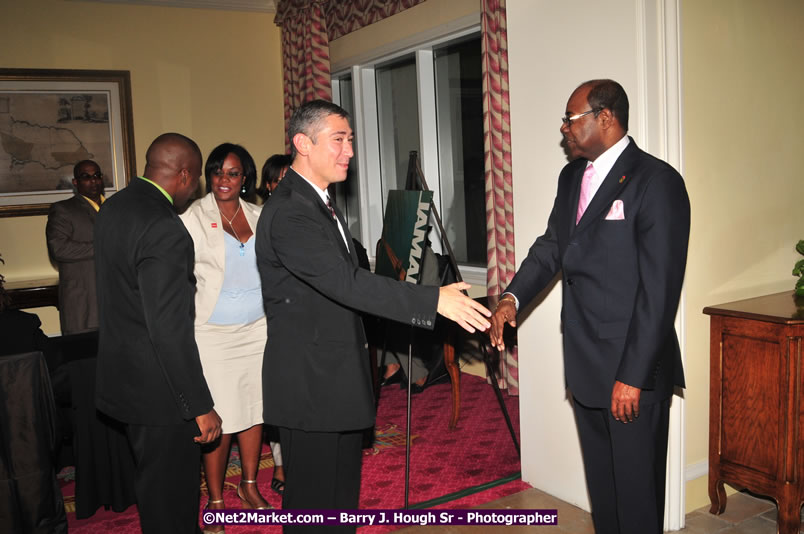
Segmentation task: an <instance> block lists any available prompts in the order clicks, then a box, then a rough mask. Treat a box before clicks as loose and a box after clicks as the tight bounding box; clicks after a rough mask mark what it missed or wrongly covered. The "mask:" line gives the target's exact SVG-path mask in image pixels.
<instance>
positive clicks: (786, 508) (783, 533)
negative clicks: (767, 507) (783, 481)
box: [777, 498, 801, 534]
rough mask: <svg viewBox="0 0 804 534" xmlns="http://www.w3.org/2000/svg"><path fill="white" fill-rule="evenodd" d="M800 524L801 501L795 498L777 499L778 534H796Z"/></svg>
mask: <svg viewBox="0 0 804 534" xmlns="http://www.w3.org/2000/svg"><path fill="white" fill-rule="evenodd" d="M800 525H801V502H800V501H799V500H798V499H795V498H781V499H779V519H778V524H777V527H778V530H777V532H778V533H779V534H798V531H799V526H800Z"/></svg>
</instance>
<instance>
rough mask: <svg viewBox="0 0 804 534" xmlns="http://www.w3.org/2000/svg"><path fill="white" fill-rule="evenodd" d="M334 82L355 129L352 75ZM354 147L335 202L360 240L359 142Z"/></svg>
mask: <svg viewBox="0 0 804 534" xmlns="http://www.w3.org/2000/svg"><path fill="white" fill-rule="evenodd" d="M332 83H333V85H334V84H338V86H339V89H340V91H339V94H340V102H336V103H337V104H338V105H339V106H341V107H342V108H343V109H345V110H346V111H347V112H349V115H350V117H351V120H350V121H349V122H350V123H351V126H352V129H354V128H355V112H354V110H355V105H354V91H353V89H352V77H351V76H345V77H343V78H339V79H335V80H332ZM352 148H353V150H354V153H355V155H354V156H353V157H352V159H351V160H350V161H349V172H348V173H347V175H346V181H345V182H339V183H337V184H335V203H336V204H337V205H338V208H339V209H340V210H341V211H342V212H343V216H344V217H345V218H346V225H347V226H348V227H349V232H351V234H352V237H354V238H355V239H357V240H360V235H361V233H360V187H359V184H358V177H357V143H353V144H352Z"/></svg>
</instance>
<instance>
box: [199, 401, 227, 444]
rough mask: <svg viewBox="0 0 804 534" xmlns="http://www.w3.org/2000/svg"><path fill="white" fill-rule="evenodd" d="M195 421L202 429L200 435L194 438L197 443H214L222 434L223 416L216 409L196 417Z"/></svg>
mask: <svg viewBox="0 0 804 534" xmlns="http://www.w3.org/2000/svg"><path fill="white" fill-rule="evenodd" d="M195 423H196V424H197V425H198V429H199V430H200V431H201V435H200V436H196V437H194V438H193V441H195V442H196V443H212V442H213V441H215V440H216V439H218V438H219V437H220V435H221V418H220V416H219V415H218V412H216V411H215V410H214V409H212V410H210V411H209V412H208V413H205V414H204V415H199V416H198V417H196V418H195Z"/></svg>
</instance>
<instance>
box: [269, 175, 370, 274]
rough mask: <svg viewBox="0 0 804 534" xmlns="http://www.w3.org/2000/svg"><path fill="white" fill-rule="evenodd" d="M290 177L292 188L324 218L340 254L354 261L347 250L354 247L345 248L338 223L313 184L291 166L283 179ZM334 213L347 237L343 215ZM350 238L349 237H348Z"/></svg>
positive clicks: (325, 225) (347, 232)
mask: <svg viewBox="0 0 804 534" xmlns="http://www.w3.org/2000/svg"><path fill="white" fill-rule="evenodd" d="M289 176H290V177H292V180H291V181H290V184H291V185H292V186H293V189H295V190H296V191H298V192H299V193H300V194H301V195H303V196H304V197H305V198H306V199H307V200H309V201H310V202H312V203H313V205H314V206H316V213H317V214H318V215H319V216H320V217H321V218H323V219H324V227H325V228H327V230H328V231H329V233H330V238H331V239H332V240H333V241H335V243H336V246H338V247H339V250H340V252H341V255H343V257H344V259H346V260H347V261H350V262H354V260H353V259H352V256H351V255H350V253H349V251H350V250H351V249H353V248H354V247H349V250H347V248H346V243H344V242H343V236H341V232H340V230H338V224H337V223H336V222H335V219H333V218H332V214H331V213H330V212H329V208H328V207H327V205H326V204H324V202H323V201H322V200H321V197H320V196H319V195H318V193H316V192H315V191H314V190H313V186H312V185H310V184H309V183H307V181H306V180H304V178H302V177H301V176H299V175H298V173H296V171H294V170H293V168H290V169H288V172H287V174H285V178H284V179H283V180H287V179H288V177H289ZM335 214H336V215H337V216H338V218H339V220H340V221H341V225H343V230H344V233H345V234H346V236H347V238H349V231H348V230H347V229H346V225H345V224H344V222H343V217H341V216H340V214H339V213H338V211H337V208H336V210H335ZM349 239H351V238H349Z"/></svg>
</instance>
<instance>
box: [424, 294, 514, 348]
mask: <svg viewBox="0 0 804 534" xmlns="http://www.w3.org/2000/svg"><path fill="white" fill-rule="evenodd" d="M470 287H472V286H471V285H469V284H467V283H466V282H457V283H454V284H450V285H448V286H442V287H441V288H440V289H439V294H438V310H437V311H438V313H439V314H440V315H443V316H444V317H446V318H447V319H450V320H452V321H455V322H456V323H458V324H459V325H460V326H461V328H463V329H464V330H466V331H467V332H469V333H473V332H475V331H476V330H480V331H481V332H485V331H488V333H489V337H490V339H491V344H492V345H493V346H494V347H496V348H497V349H500V350H502V349H504V348H505V344H504V343H503V339H502V334H503V329H504V328H505V323H508V324H510V325H511V326H516V303H515V301H514V299H513V297H509V296H505V297H503V298H502V299H501V300H500V302H499V304H498V305H497V309H496V310H495V312H494V314H492V313H491V312H490V311H489V310H488V309H487V308H486V307H485V306H483V305H482V304H480V303H479V302H477V301H475V300H473V299H471V298H469V297H467V296H466V295H465V294H464V293H463V292H464V291H465V290H467V289H469V288H470Z"/></svg>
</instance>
